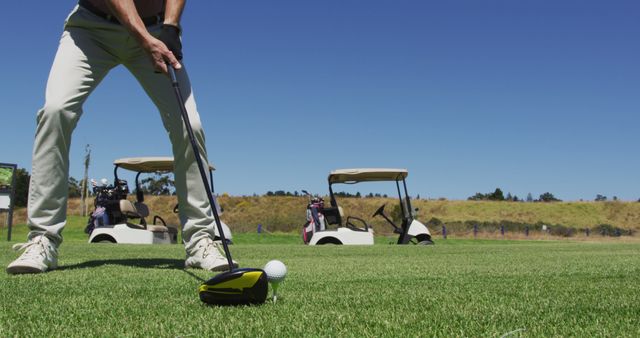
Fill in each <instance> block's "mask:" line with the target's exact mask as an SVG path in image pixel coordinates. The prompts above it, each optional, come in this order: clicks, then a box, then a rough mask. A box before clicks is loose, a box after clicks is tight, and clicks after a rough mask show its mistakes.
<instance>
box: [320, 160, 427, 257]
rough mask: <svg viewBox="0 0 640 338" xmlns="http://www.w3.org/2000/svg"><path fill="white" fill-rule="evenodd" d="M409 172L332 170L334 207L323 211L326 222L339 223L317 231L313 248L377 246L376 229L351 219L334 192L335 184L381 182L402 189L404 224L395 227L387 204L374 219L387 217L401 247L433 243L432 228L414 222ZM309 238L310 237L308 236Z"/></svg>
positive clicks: (377, 212) (391, 170)
mask: <svg viewBox="0 0 640 338" xmlns="http://www.w3.org/2000/svg"><path fill="white" fill-rule="evenodd" d="M408 175H409V172H408V171H407V170H406V169H370V168H367V169H340V170H335V171H332V172H331V173H330V174H329V197H330V202H331V206H330V207H328V208H323V209H322V215H323V217H324V222H326V223H327V224H328V225H332V224H337V225H338V228H337V229H335V230H324V231H315V232H314V233H313V234H312V235H311V236H310V240H309V241H308V244H309V245H316V244H327V243H332V244H373V229H372V228H371V225H369V224H368V223H367V222H366V221H365V220H363V219H361V218H358V217H354V216H347V217H346V219H345V214H344V211H343V209H342V207H340V206H339V205H338V202H337V201H336V197H335V194H334V193H333V185H334V184H339V183H342V184H356V183H360V182H379V181H395V182H396V188H397V190H398V199H399V202H400V210H401V213H402V224H400V225H397V224H395V223H394V222H393V221H392V220H391V218H389V217H388V216H387V215H386V214H385V212H384V208H385V206H386V204H383V205H381V206H380V207H379V208H378V209H377V210H376V212H374V213H373V215H372V216H371V217H377V216H380V217H382V218H384V219H385V220H386V221H387V222H388V223H389V224H390V225H391V226H392V227H393V229H394V233H396V234H398V235H399V237H398V241H397V244H407V243H414V244H421V245H427V244H433V241H432V240H431V233H430V232H429V229H428V228H427V227H426V226H425V225H424V224H422V223H420V222H419V221H417V220H415V219H414V214H413V209H412V208H411V200H410V198H409V193H408V192H407V183H406V180H405V179H406V178H407V176H408ZM401 181H402V185H403V187H404V196H403V194H402V192H401V190H400V182H401ZM307 237H309V236H307Z"/></svg>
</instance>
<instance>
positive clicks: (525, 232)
mask: <svg viewBox="0 0 640 338" xmlns="http://www.w3.org/2000/svg"><path fill="white" fill-rule="evenodd" d="M524 236H525V237H527V238H528V237H529V226H528V225H525V227H524Z"/></svg>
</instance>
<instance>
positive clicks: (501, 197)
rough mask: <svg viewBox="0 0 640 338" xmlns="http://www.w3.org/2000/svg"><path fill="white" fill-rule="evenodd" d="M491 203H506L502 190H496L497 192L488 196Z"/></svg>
mask: <svg viewBox="0 0 640 338" xmlns="http://www.w3.org/2000/svg"><path fill="white" fill-rule="evenodd" d="M487 197H488V198H489V200H491V201H504V193H503V192H502V190H500V188H496V190H495V191H494V192H493V193H491V194H489V195H488V196H487Z"/></svg>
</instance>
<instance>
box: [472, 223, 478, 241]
mask: <svg viewBox="0 0 640 338" xmlns="http://www.w3.org/2000/svg"><path fill="white" fill-rule="evenodd" d="M476 237H478V223H476V224H474V225H473V238H474V239H475V238H476Z"/></svg>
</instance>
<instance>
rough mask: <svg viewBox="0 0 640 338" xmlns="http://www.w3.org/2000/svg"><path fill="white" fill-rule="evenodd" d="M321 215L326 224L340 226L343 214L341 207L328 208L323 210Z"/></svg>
mask: <svg viewBox="0 0 640 338" xmlns="http://www.w3.org/2000/svg"><path fill="white" fill-rule="evenodd" d="M322 214H323V215H324V219H325V221H326V222H327V224H338V225H341V224H342V217H343V215H344V212H343V211H342V207H340V206H338V207H329V208H323V209H322Z"/></svg>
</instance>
